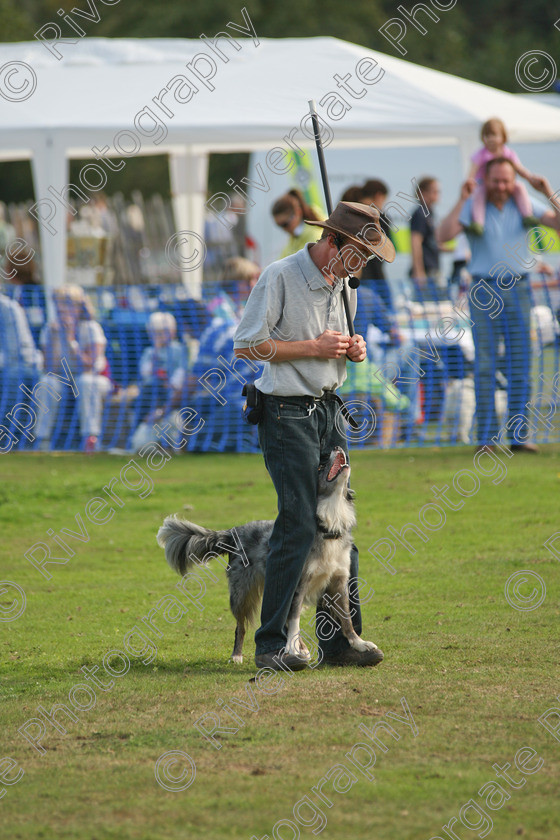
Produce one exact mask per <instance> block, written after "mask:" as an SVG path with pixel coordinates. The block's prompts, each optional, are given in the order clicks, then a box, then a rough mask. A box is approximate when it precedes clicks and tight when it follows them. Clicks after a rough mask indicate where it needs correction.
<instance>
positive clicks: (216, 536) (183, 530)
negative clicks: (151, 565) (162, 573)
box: [157, 516, 230, 575]
mask: <svg viewBox="0 0 560 840" xmlns="http://www.w3.org/2000/svg"><path fill="white" fill-rule="evenodd" d="M229 534H230V532H229V531H210V530H209V529H208V528H202V527H201V526H200V525H195V523H194V522H189V521H188V520H186V519H178V518H177V517H176V516H168V517H166V518H165V519H164V520H163V525H162V526H161V528H160V529H159V531H158V533H157V541H158V544H159V545H160V546H161V547H162V548H164V549H165V559H166V560H167V562H168V563H169V565H170V566H171V568H172V569H173V570H174V571H175V572H177V573H178V574H180V575H184V574H185V573H186V572H187V571H188V570H189V569H190V568H192V566H197V565H199V564H200V563H206V562H208V561H210V560H211V559H212V557H215V556H216V554H222V553H223V552H224V548H223V547H222V548H221V550H220V548H219V547H218V543H220V542H222V543H223V541H224V540H227V538H228V535H229ZM216 549H217V550H216Z"/></svg>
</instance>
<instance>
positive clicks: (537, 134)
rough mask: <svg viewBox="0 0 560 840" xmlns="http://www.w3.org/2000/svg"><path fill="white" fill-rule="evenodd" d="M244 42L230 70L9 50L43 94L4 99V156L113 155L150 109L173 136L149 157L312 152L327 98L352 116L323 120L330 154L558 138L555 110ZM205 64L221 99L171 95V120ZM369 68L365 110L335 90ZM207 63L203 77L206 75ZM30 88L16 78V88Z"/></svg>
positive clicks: (455, 84) (359, 53) (382, 60)
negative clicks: (283, 146)
mask: <svg viewBox="0 0 560 840" xmlns="http://www.w3.org/2000/svg"><path fill="white" fill-rule="evenodd" d="M233 35H234V36H235V33H233ZM235 37H236V36H235ZM236 40H237V41H238V43H239V44H240V45H241V49H240V50H239V51H238V52H234V51H233V49H232V47H231V45H225V42H224V41H222V42H220V45H221V47H222V50H223V52H224V54H225V55H227V56H229V57H230V58H229V61H228V62H227V63H225V62H224V61H223V60H222V59H220V58H219V57H217V56H216V55H215V54H213V53H212V51H211V49H210V47H209V45H208V44H207V43H205V42H204V41H202V40H200V39H196V40H186V39H180V38H169V39H138V40H135V39H106V38H82V39H80V40H79V41H78V43H76V44H75V45H68V44H61V45H59V49H60V51H61V52H62V54H63V56H64V58H63V59H62V60H60V61H57V60H56V58H55V57H54V56H53V55H51V54H50V53H49V52H48V51H47V49H46V48H45V46H44V45H43V44H41V43H38V42H33V43H20V44H2V45H0V66H2V67H3V66H4V65H5V64H7V63H8V62H12V61H19V62H26V63H27V64H28V65H30V66H31V67H32V68H33V70H34V72H35V75H36V83H37V86H36V90H35V91H34V93H33V95H32V96H31V97H30V98H29V99H27V100H25V101H19V102H9V101H6V100H5V99H4V98H2V99H0V156H2V157H4V158H6V157H10V156H12V157H14V156H21V157H23V156H28V155H32V154H33V152H34V150H36V149H39V148H43V149H44V147H45V143H49V144H53V145H54V146H56V147H58V148H63V149H65V150H67V151H68V152H69V153H70V154H71V155H72V156H91V147H92V146H93V145H95V144H98V145H105V144H109V146H110V147H111V148H112V139H113V137H114V135H115V134H117V133H118V132H119V131H123V130H125V129H132V130H134V118H135V116H136V115H137V114H138V113H139V112H140V111H141V110H142V109H143V108H144V107H145V106H150V107H151V109H152V110H153V112H154V113H155V114H156V115H157V116H158V117H159V118H160V119H161V120H162V122H163V123H164V124H165V127H166V130H167V132H168V134H167V137H166V138H165V140H164V141H163V142H161V143H160V144H155V143H153V141H152V140H151V139H148V138H147V137H146V136H142V137H141V139H142V150H141V153H142V154H154V153H161V152H165V151H169V150H170V149H173V148H176V147H181V148H183V149H184V148H185V146H188V147H191V148H192V149H193V150H195V151H202V150H216V151H228V150H235V149H246V150H250V149H258V148H268V147H271V146H273V145H276V144H278V142H279V141H281V138H282V137H283V135H284V134H286V133H288V132H289V131H290V130H291V129H294V128H297V129H298V132H297V135H296V134H294V137H295V139H296V140H297V142H298V143H300V144H301V145H309V144H310V142H311V141H310V140H307V141H303V139H302V136H303V135H302V133H301V131H300V129H299V124H300V120H301V119H302V118H303V117H304V116H305V115H306V114H307V113H308V100H309V99H310V98H314V99H315V100H316V103H317V110H318V113H319V114H320V115H325V116H326V108H325V107H323V106H321V105H320V101H321V99H322V98H323V96H324V95H325V94H327V93H328V92H329V91H333V92H334V91H338V92H339V93H341V94H342V95H343V96H345V98H346V99H347V100H348V102H349V103H350V105H351V110H349V111H348V112H347V113H346V114H345V115H344V117H343V118H342V119H341V120H340V121H339V122H334V121H333V119H332V118H331V119H329V118H328V117H326V118H327V121H328V122H329V125H331V126H332V128H333V131H334V140H333V143H332V145H333V146H335V145H338V146H341V145H354V146H362V147H363V146H372V145H387V144H390V143H397V142H398V143H400V144H401V145H402V144H403V143H404V144H406V143H407V142H410V143H411V144H412V143H414V144H415V145H417V144H418V143H428V142H437V143H441V142H442V141H444V142H445V141H447V142H457V141H464V142H470V143H471V144H472V143H473V142H474V141H475V139H476V136H477V134H478V131H479V128H480V124H481V122H482V121H484V120H485V119H487V118H488V117H489V116H492V115H499V116H500V117H501V118H502V119H503V120H504V122H505V123H506V125H507V127H508V130H509V132H510V138H511V140H512V141H514V142H530V141H543V140H555V139H559V138H560V112H559V111H558V110H557V109H555V108H552V107H549V106H547V105H543V104H540V103H537V102H532V101H527V100H526V99H522V98H521V97H518V96H516V95H513V94H509V93H504V92H502V91H498V90H495V89H493V88H490V87H487V86H485V85H480V84H477V83H475V82H470V81H466V80H464V79H460V78H457V77H454V76H451V75H449V74H447V73H441V72H438V71H435V70H429V69H427V68H425V67H420V66H418V65H415V64H412V63H411V62H408V61H403V60H402V59H398V58H393V57H391V56H388V55H385V54H384V53H380V52H375V51H372V50H367V49H366V48H365V47H360V46H356V45H354V44H350V43H347V42H345V41H341V40H338V39H336V38H287V39H277V40H276V39H261V40H260V42H259V44H258V46H256V45H255V43H254V41H253V40H252V39H250V38H249V39H247V38H245V39H241V38H237V37H236ZM197 54H203V55H207V56H210V57H213V58H214V60H215V62H216V68H217V69H216V75H215V76H214V78H213V79H212V82H211V83H212V84H213V85H214V86H215V90H213V91H211V90H208V89H207V88H206V87H204V86H203V85H202V83H200V82H198V86H199V88H200V90H199V92H198V93H195V94H194V95H193V96H192V99H191V100H190V101H189V102H185V103H183V104H181V103H179V102H177V101H176V100H175V99H174V98H173V94H172V93H169V94H168V95H167V97H166V98H165V99H164V102H165V104H166V106H167V107H168V108H170V109H171V111H173V114H174V115H173V117H169V116H168V115H167V116H164V114H163V113H162V111H161V109H160V107H159V106H157V105H156V104H155V103H154V102H153V101H152V99H153V97H157V96H158V93H159V92H160V91H161V90H162V89H163V88H164V87H165V86H166V85H167V84H169V82H170V81H171V80H172V79H173V78H174V77H176V76H179V75H184V76H185V77H186V79H187V80H188V81H189V82H191V83H193V84H194V82H195V76H194V75H193V73H192V71H191V70H190V69H188V68H187V67H186V65H187V64H188V63H189V62H190V61H192V59H193V58H194V57H195V55H197ZM366 57H370V58H372V59H374V60H375V61H376V62H378V64H379V66H380V67H381V68H383V70H384V75H383V77H382V78H381V79H380V80H379V81H378V82H377V83H376V84H373V85H371V86H369V87H368V88H367V93H366V95H364V96H363V97H362V98H361V99H357V98H352V96H351V95H350V94H348V93H346V94H345V93H344V91H342V89H341V88H339V87H337V84H336V81H335V80H334V75H335V74H338V75H339V76H342V77H344V76H346V74H348V73H350V74H351V78H350V84H351V85H352V86H353V88H354V90H356V91H359V90H360V89H363V88H364V85H363V84H362V83H360V82H359V81H358V79H357V77H356V75H355V72H354V71H355V67H356V65H357V63H358V62H359V60H360V59H362V58H366ZM203 64H204V62H203V60H201V62H200V65H199V66H200V67H201V69H207V68H208V67H209V65H208V63H206V65H205V67H203ZM374 75H375V73H372V76H374ZM22 80H23V79H22V78H20V77H16V76H14V83H17V84H21V83H22ZM176 84H179V82H176ZM185 92H186V88H184V89H183V93H185ZM145 125H147V118H146V122H145ZM137 133H138V131H137Z"/></svg>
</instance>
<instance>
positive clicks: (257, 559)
mask: <svg viewBox="0 0 560 840" xmlns="http://www.w3.org/2000/svg"><path fill="white" fill-rule="evenodd" d="M349 478H350V465H349V464H348V462H347V460H346V456H345V453H344V451H343V450H342V449H341V448H340V447H336V448H335V449H333V451H332V452H331V454H330V456H329V458H328V460H327V461H326V463H325V464H322V465H321V466H320V467H319V478H318V500H317V533H316V535H315V539H314V541H313V544H312V546H311V550H310V552H309V555H308V557H307V560H306V561H305V566H304V569H303V573H302V576H301V579H300V582H299V585H298V587H297V589H296V591H295V594H294V598H293V601H292V605H291V607H290V612H289V614H288V626H287V644H286V652H287V653H293V654H297V655H298V656H309V651H308V650H307V648H306V646H305V644H304V643H303V641H302V639H301V637H300V635H299V633H300V616H301V613H302V610H303V606H304V604H318V603H320V604H321V606H322V607H323V608H325V609H327V610H328V605H329V604H333V603H337V610H336V615H334V617H335V619H336V621H337V622H339V624H340V626H341V629H342V632H343V633H344V635H345V637H346V638H347V639H348V642H349V643H350V645H351V647H353V648H354V649H355V650H357V651H365V650H373V649H375V648H376V647H377V645H375V644H374V643H373V642H367V641H364V640H363V639H361V638H360V637H359V636H358V635H357V633H356V631H355V630H354V628H353V626H352V621H351V618H350V606H349V602H348V579H349V575H350V549H351V547H352V528H353V527H354V526H355V524H356V515H355V512H354V503H353V498H354V492H353V491H352V490H351V489H350V488H349V487H348V481H349ZM273 525H274V522H273V521H272V520H258V521H255V522H248V523H247V524H246V525H240V526H237V527H235V528H231V529H230V530H228V531H210V530H208V529H207V528H203V527H201V526H200V525H195V524H194V523H193V522H188V521H187V520H182V519H178V518H177V517H176V516H168V517H167V518H166V519H165V520H164V522H163V525H162V526H161V528H160V529H159V531H158V534H157V541H158V543H159V545H160V546H161V547H162V548H164V549H165V557H166V560H167V562H168V563H169V565H170V566H171V568H172V569H173V570H174V571H176V572H178V573H179V574H180V575H184V574H185V573H186V572H188V571H189V570H190V569H192V568H194V567H196V566H197V565H200V564H204V563H206V562H208V560H210V559H212V557H216V556H217V555H220V554H227V555H228V558H229V563H228V566H227V568H226V574H227V579H228V585H229V597H230V607H231V611H232V613H233V615H234V617H235V619H236V621H237V626H236V629H235V642H234V647H233V653H232V656H231V659H232V660H233V662H235V663H241V662H243V641H244V638H245V632H246V629H247V626H248V625H249V624H251V623H252V621H253V619H254V617H255V613H256V611H257V608H258V606H259V603H260V600H261V597H262V592H263V586H264V575H265V568H266V558H267V553H268V541H269V538H270V535H271V533H272V528H273ZM240 545H241V546H242V551H240V550H239V546H240ZM228 548H229V549H230V551H228ZM325 596H330V597H329V598H325ZM331 612H332V610H331Z"/></svg>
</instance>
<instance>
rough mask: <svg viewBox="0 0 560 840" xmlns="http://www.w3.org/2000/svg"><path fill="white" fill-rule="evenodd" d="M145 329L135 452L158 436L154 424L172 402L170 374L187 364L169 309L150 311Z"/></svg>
mask: <svg viewBox="0 0 560 840" xmlns="http://www.w3.org/2000/svg"><path fill="white" fill-rule="evenodd" d="M146 329H147V331H148V335H149V336H150V341H151V342H152V346H151V347H146V349H145V350H144V352H143V353H142V357H141V359H140V365H139V371H140V379H141V386H140V394H139V397H138V408H137V411H136V419H135V422H134V425H135V426H136V424H137V423H138V420H140V423H139V425H138V426H137V428H136V430H135V432H134V434H133V436H132V441H131V446H132V448H133V449H134V451H135V452H137V451H138V450H139V449H141V447H142V446H144V445H145V444H146V443H148V442H149V441H152V440H154V441H155V440H156V439H157V438H156V434H155V432H154V429H153V424H154V422H155V421H156V420H159V419H160V418H162V417H163V415H164V414H165V411H166V408H168V407H170V405H171V402H172V396H173V392H172V385H171V382H172V380H173V376H174V374H175V373H176V371H178V370H187V369H188V367H189V360H188V352H187V348H186V347H185V346H184V345H183V344H181V343H180V342H179V341H177V338H176V336H177V322H176V321H175V318H174V317H173V315H171V313H170V312H152V314H151V315H150V317H149V319H148V324H147V327H146Z"/></svg>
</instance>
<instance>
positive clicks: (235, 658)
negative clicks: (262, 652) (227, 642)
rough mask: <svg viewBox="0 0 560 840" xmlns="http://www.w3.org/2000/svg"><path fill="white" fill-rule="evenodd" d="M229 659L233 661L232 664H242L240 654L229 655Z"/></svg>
mask: <svg viewBox="0 0 560 840" xmlns="http://www.w3.org/2000/svg"><path fill="white" fill-rule="evenodd" d="M229 661H230V662H233V664H234V665H243V657H242V656H241V655H239V656H233V655H232V656H230V658H229Z"/></svg>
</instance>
